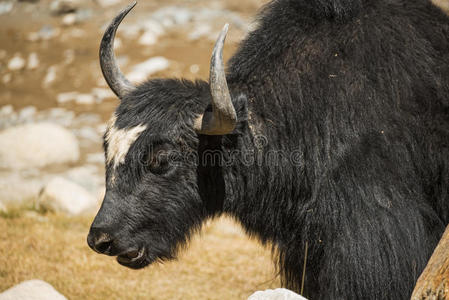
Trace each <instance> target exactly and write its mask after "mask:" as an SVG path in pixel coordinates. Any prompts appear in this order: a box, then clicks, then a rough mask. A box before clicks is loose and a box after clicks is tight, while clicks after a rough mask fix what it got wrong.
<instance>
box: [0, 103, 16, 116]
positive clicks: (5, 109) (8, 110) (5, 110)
mask: <svg viewBox="0 0 449 300" xmlns="http://www.w3.org/2000/svg"><path fill="white" fill-rule="evenodd" d="M13 113H14V107H12V105H11V104H8V105H5V106H2V108H0V115H1V116H9V115H11V114H13Z"/></svg>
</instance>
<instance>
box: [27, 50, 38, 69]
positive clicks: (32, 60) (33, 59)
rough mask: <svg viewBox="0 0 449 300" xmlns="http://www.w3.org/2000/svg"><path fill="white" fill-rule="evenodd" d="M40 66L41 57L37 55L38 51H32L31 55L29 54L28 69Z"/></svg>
mask: <svg viewBox="0 0 449 300" xmlns="http://www.w3.org/2000/svg"><path fill="white" fill-rule="evenodd" d="M38 67H39V57H38V56H37V53H36V52H32V53H30V55H28V63H27V69H29V70H35V69H37V68H38Z"/></svg>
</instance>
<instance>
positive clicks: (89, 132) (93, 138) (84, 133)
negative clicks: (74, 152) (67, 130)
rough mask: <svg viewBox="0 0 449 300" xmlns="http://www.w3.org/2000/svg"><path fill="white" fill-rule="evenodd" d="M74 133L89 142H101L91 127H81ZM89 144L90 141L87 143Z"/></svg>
mask: <svg viewBox="0 0 449 300" xmlns="http://www.w3.org/2000/svg"><path fill="white" fill-rule="evenodd" d="M75 134H76V136H77V137H79V138H82V139H86V140H88V141H89V142H95V143H101V137H100V135H99V134H98V133H97V131H96V130H95V129H94V128H92V127H83V128H81V129H77V130H76V132H75ZM89 144H91V143H89Z"/></svg>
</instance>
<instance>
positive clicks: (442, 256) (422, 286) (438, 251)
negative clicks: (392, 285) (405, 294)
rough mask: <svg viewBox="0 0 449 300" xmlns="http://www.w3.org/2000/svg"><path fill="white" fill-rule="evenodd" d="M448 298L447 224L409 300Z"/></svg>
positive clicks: (448, 229)
mask: <svg viewBox="0 0 449 300" xmlns="http://www.w3.org/2000/svg"><path fill="white" fill-rule="evenodd" d="M444 299H447V300H449V226H448V227H447V228H446V231H445V232H444V234H443V237H442V238H441V240H440V242H439V243H438V246H437V247H436V248H435V251H434V252H433V254H432V257H431V258H430V260H429V263H428V264H427V266H426V268H425V269H424V271H423V272H422V274H421V276H419V278H418V281H417V282H416V286H415V290H414V291H413V294H412V299H411V300H444Z"/></svg>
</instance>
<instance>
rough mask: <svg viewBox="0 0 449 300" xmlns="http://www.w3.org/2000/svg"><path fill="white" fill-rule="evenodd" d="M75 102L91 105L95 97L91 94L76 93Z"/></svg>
mask: <svg viewBox="0 0 449 300" xmlns="http://www.w3.org/2000/svg"><path fill="white" fill-rule="evenodd" d="M75 102H76V104H85V105H92V104H94V103H95V97H94V96H93V95H91V94H78V95H76V98H75Z"/></svg>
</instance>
